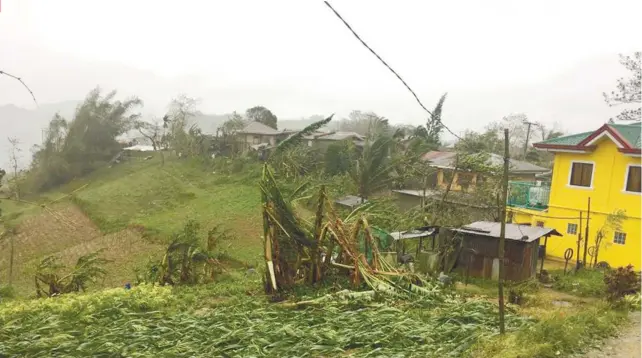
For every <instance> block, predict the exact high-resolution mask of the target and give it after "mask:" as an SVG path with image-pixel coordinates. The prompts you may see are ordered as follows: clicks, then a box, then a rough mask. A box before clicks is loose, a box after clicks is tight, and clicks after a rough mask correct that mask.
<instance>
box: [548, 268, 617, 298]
mask: <svg viewBox="0 0 642 358" xmlns="http://www.w3.org/2000/svg"><path fill="white" fill-rule="evenodd" d="M550 273H551V276H552V277H553V280H554V281H553V288H554V289H556V290H559V291H563V292H568V293H571V294H574V295H577V296H581V297H604V294H605V292H606V289H605V284H604V271H602V270H592V269H588V268H585V269H581V270H579V271H576V272H575V271H570V272H567V273H566V275H564V272H563V271H562V270H555V271H551V272H550Z"/></svg>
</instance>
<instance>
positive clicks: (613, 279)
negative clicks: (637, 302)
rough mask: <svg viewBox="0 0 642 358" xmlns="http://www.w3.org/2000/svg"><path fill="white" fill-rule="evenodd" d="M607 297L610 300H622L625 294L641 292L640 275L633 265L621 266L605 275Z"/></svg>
mask: <svg viewBox="0 0 642 358" xmlns="http://www.w3.org/2000/svg"><path fill="white" fill-rule="evenodd" d="M604 283H605V284H606V298H607V300H608V301H609V302H611V303H615V302H617V301H620V300H621V299H622V298H624V296H626V295H631V294H635V293H638V292H640V275H639V274H638V273H637V272H635V271H633V266H632V265H628V266H626V267H619V268H617V269H615V270H610V271H608V272H606V274H605V275H604Z"/></svg>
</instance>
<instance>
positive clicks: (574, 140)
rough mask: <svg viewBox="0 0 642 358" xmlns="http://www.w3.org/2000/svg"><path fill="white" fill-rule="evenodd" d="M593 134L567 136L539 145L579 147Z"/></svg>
mask: <svg viewBox="0 0 642 358" xmlns="http://www.w3.org/2000/svg"><path fill="white" fill-rule="evenodd" d="M592 133H593V132H584V133H578V134H571V135H565V136H563V137H557V138H553V139H548V140H545V141H543V142H539V143H537V144H553V145H578V144H580V142H581V141H583V140H584V138H586V137H588V136H590V135H591V134H592Z"/></svg>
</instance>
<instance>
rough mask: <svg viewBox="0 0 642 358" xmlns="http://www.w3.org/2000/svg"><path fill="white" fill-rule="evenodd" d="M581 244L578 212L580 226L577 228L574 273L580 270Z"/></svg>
mask: <svg viewBox="0 0 642 358" xmlns="http://www.w3.org/2000/svg"><path fill="white" fill-rule="evenodd" d="M581 243H582V212H581V211H580V225H579V226H578V228H577V260H576V262H575V271H577V270H579V269H580V244H581Z"/></svg>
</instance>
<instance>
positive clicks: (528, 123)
mask: <svg viewBox="0 0 642 358" xmlns="http://www.w3.org/2000/svg"><path fill="white" fill-rule="evenodd" d="M524 124H526V125H527V126H528V127H526V143H524V159H526V153H528V139H529V138H530V136H531V126H532V125H537V123H534V122H529V121H526V120H525V121H524Z"/></svg>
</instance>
